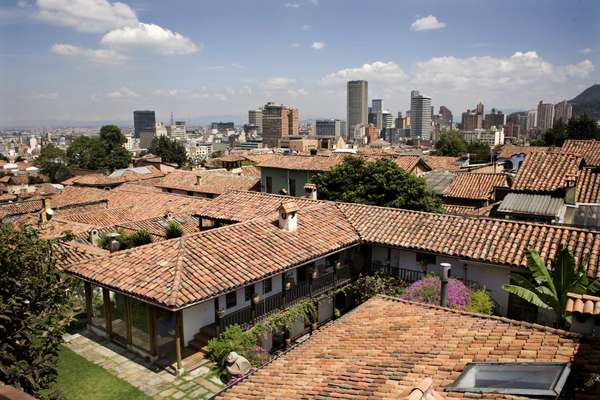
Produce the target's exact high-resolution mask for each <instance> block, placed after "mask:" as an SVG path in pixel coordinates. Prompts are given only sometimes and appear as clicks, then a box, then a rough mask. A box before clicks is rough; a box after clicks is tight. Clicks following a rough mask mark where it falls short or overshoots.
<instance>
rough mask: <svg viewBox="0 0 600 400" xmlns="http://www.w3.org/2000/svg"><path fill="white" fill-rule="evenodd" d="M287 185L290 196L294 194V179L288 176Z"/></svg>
mask: <svg viewBox="0 0 600 400" xmlns="http://www.w3.org/2000/svg"><path fill="white" fill-rule="evenodd" d="M289 186H290V196H295V195H296V180H295V179H294V178H290V181H289Z"/></svg>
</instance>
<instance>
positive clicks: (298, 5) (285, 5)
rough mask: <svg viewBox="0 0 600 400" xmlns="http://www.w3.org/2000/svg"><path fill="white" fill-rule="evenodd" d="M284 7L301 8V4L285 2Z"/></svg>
mask: <svg viewBox="0 0 600 400" xmlns="http://www.w3.org/2000/svg"><path fill="white" fill-rule="evenodd" d="M284 7H287V8H300V4H298V3H285V4H284Z"/></svg>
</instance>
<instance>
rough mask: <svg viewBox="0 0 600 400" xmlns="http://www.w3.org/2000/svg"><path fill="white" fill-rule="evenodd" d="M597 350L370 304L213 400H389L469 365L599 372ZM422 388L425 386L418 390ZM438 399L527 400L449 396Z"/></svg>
mask: <svg viewBox="0 0 600 400" xmlns="http://www.w3.org/2000/svg"><path fill="white" fill-rule="evenodd" d="M597 345H598V340H597V339H593V338H584V337H582V336H580V335H577V334H574V333H570V332H566V331H561V330H557V329H553V328H548V327H544V326H542V325H536V324H530V323H526V322H519V321H514V320H509V319H507V318H500V317H492V316H484V315H481V314H472V313H466V312H461V311H456V310H451V309H448V308H441V307H438V306H431V305H425V304H418V303H412V302H407V301H402V300H398V299H393V298H389V297H382V296H378V297H375V298H372V299H371V300H369V301H367V302H365V303H363V304H362V305H361V306H359V307H358V308H356V309H354V310H353V311H351V312H350V313H348V314H346V315H344V316H343V317H341V318H339V319H337V320H335V321H334V322H333V323H330V324H328V325H326V326H325V327H323V328H321V329H319V330H318V331H317V332H316V333H315V334H313V335H312V336H310V337H309V338H308V339H307V340H305V341H304V342H303V343H301V344H299V345H298V346H296V347H294V348H293V349H292V350H290V351H288V352H286V353H284V354H283V355H281V356H279V357H278V358H276V359H275V360H274V361H272V362H270V363H269V364H267V365H266V366H265V367H263V368H261V369H259V370H258V371H256V372H255V373H253V374H252V375H250V376H249V377H247V378H246V379H244V380H243V381H241V382H240V383H238V384H236V385H234V386H232V387H230V388H228V389H226V390H225V391H223V392H221V393H219V394H217V396H216V398H217V399H236V400H248V399H286V400H292V399H309V398H311V399H313V398H314V399H329V398H343V399H390V400H392V399H393V400H397V399H401V398H406V397H405V396H406V394H407V392H408V393H410V392H412V391H414V389H415V386H416V387H417V388H418V387H420V384H421V383H422V382H423V378H430V379H431V380H432V381H433V382H435V383H436V384H437V385H439V386H440V387H444V386H447V385H449V384H451V383H452V382H454V380H456V378H458V376H459V375H460V374H461V372H462V371H463V370H464V368H465V367H466V366H467V364H468V363H470V362H573V363H574V364H575V366H576V367H579V368H581V369H585V370H586V371H589V372H600V365H599V364H598V362H597V360H598V358H599V357H600V351H599V347H598V346H597ZM430 387H431V385H430V382H429V381H427V382H425V384H424V385H423V388H422V389H424V390H429V389H430ZM416 395H420V393H418V392H417V393H416ZM443 395H444V397H445V398H446V399H448V400H455V399H464V398H479V399H513V400H516V399H526V398H528V397H526V396H517V395H503V394H499V393H487V394H483V393H459V392H452V391H449V389H445V390H444V392H443ZM592 395H593V394H592ZM408 398H409V399H413V398H416V399H419V398H423V397H408ZM425 398H426V399H427V398H428V397H425ZM429 398H433V399H436V397H429ZM437 398H439V397H437Z"/></svg>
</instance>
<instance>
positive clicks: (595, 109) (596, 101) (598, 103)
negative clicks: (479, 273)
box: [570, 84, 600, 120]
mask: <svg viewBox="0 0 600 400" xmlns="http://www.w3.org/2000/svg"><path fill="white" fill-rule="evenodd" d="M570 102H571V103H573V115H582V114H587V115H588V116H589V117H591V118H593V119H595V120H600V84H596V85H592V86H590V87H589V88H587V89H585V90H584V91H583V92H581V93H580V94H579V95H578V96H577V97H575V98H573V99H572V100H570Z"/></svg>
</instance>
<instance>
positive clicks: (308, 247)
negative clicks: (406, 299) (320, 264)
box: [66, 203, 359, 308]
mask: <svg viewBox="0 0 600 400" xmlns="http://www.w3.org/2000/svg"><path fill="white" fill-rule="evenodd" d="M358 241H359V237H358V235H357V234H356V231H355V230H354V229H353V228H352V226H351V225H350V224H349V223H348V222H347V221H346V219H345V218H344V216H343V215H342V213H341V212H340V211H339V210H338V209H337V208H336V206H335V205H334V204H327V203H321V204H316V205H315V206H314V207H309V208H305V209H302V210H300V211H299V212H298V229H297V230H296V231H294V232H287V231H284V230H283V229H280V228H279V227H278V226H276V225H275V224H274V223H273V218H263V219H256V220H252V221H247V222H244V223H240V224H234V225H228V226H225V227H222V228H217V229H212V230H209V231H204V232H201V233H198V234H194V235H189V236H183V237H181V238H179V239H173V240H166V241H163V242H158V243H152V244H149V245H146V246H140V247H136V248H134V249H131V250H124V251H122V252H117V253H113V254H111V255H109V256H107V257H103V258H97V259H94V260H93V261H90V262H83V263H80V264H73V265H69V266H68V267H66V270H67V271H68V272H70V273H72V274H74V275H77V276H80V277H83V278H85V279H88V280H91V281H94V282H97V283H99V284H102V285H104V286H107V287H110V288H116V289H118V290H120V291H123V292H125V293H128V294H131V295H133V296H136V297H139V298H143V299H146V300H149V301H152V302H156V303H159V304H161V305H164V306H167V307H170V308H179V307H183V306H186V305H188V304H190V303H193V302H197V301H202V300H206V299H208V298H211V297H213V296H216V295H218V294H221V293H224V292H227V291H230V290H232V289H234V288H237V287H239V286H242V285H244V284H247V283H249V282H253V281H256V280H260V279H263V278H264V277H266V276H269V275H271V274H275V273H278V272H281V271H283V270H286V269H289V268H292V267H295V266H297V265H301V264H303V263H305V262H309V261H310V260H313V259H314V258H317V257H320V256H322V255H325V254H327V253H330V252H333V251H337V250H339V249H341V248H344V247H348V246H351V245H353V244H355V243H358Z"/></svg>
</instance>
